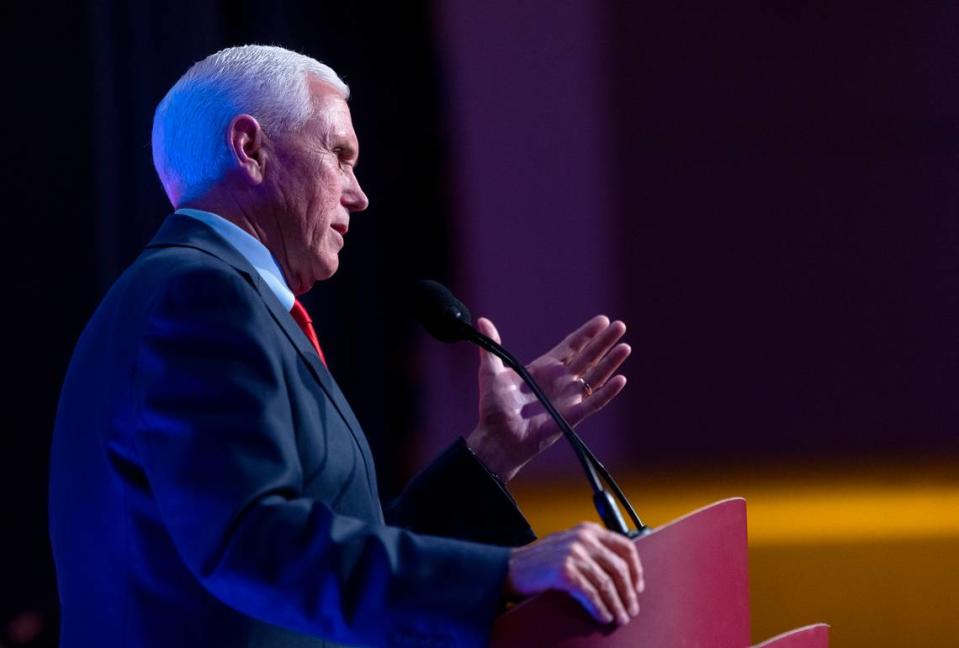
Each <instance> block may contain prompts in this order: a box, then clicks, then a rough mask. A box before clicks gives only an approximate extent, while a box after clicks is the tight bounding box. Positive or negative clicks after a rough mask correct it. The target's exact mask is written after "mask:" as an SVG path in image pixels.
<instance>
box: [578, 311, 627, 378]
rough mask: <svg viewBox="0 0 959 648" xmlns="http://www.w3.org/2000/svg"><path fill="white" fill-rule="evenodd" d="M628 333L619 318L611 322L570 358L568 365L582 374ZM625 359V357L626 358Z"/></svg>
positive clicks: (579, 374)
mask: <svg viewBox="0 0 959 648" xmlns="http://www.w3.org/2000/svg"><path fill="white" fill-rule="evenodd" d="M625 333H626V325H625V324H623V323H622V322H620V321H619V320H617V321H615V322H613V323H611V324H609V325H608V326H606V327H605V328H604V329H603V330H602V331H600V332H598V333H597V335H595V336H594V337H593V338H592V339H591V340H590V341H589V342H588V343H587V344H586V346H585V347H584V348H583V349H582V350H581V351H579V352H578V353H576V354H574V355H573V356H572V358H570V360H569V362H567V363H566V366H568V367H569V370H570V371H571V372H572V373H573V374H574V375H577V376H582V375H583V374H584V373H586V371H587V370H588V369H589V368H590V367H592V366H593V365H594V364H596V362H597V361H599V360H600V359H601V358H602V357H603V356H604V355H606V352H607V351H609V350H610V349H611V348H613V345H614V344H616V342H618V341H619V338H621V337H623V335H624V334H625ZM624 359H625V358H624Z"/></svg>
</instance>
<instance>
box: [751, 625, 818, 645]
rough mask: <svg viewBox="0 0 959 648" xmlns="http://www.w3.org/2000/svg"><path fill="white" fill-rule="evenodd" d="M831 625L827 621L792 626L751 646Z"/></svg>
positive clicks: (771, 642)
mask: <svg viewBox="0 0 959 648" xmlns="http://www.w3.org/2000/svg"><path fill="white" fill-rule="evenodd" d="M831 627H832V626H830V625H829V624H828V623H810V624H809V625H806V626H802V627H801V628H793V629H792V630H787V631H786V632H781V633H779V634H778V635H776V636H775V637H770V638H769V639H766V640H765V641H763V642H762V643H758V644H756V645H754V646H753V648H763V647H764V646H769V645H771V644H773V643H774V642H776V641H779V640H780V639H784V638H786V637H790V636H793V635H798V634H802V633H804V632H809V631H810V630H819V629H825V630H829V629H830V628H831Z"/></svg>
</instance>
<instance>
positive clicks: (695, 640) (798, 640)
mask: <svg viewBox="0 0 959 648" xmlns="http://www.w3.org/2000/svg"><path fill="white" fill-rule="evenodd" d="M635 542H636V546H637V548H638V549H639V555H640V558H641V559H642V561H643V577H644V580H645V582H646V591H645V592H644V593H643V594H642V595H641V596H640V613H639V616H638V617H637V618H636V619H635V620H634V621H633V622H632V623H630V624H628V625H625V626H623V627H621V628H615V629H611V628H604V627H601V626H599V625H597V624H596V623H595V622H593V621H592V619H591V618H590V617H589V616H588V615H587V614H586V612H585V611H584V610H583V609H582V608H581V607H580V605H579V604H578V603H576V602H575V601H574V600H573V599H571V598H570V597H568V596H566V595H565V594H561V593H558V592H546V593H545V594H541V595H539V596H536V597H533V598H531V599H529V600H527V601H524V602H523V603H521V604H519V605H517V606H515V607H514V608H512V609H511V610H509V611H508V612H506V613H505V614H503V615H502V616H501V617H500V618H499V619H498V620H497V621H496V623H495V624H494V625H493V632H492V637H491V640H490V645H491V646H499V647H503V648H506V647H515V646H561V647H562V648H586V647H590V648H592V647H603V648H606V647H609V648H627V647H628V648H643V647H644V646H650V647H653V648H671V647H673V646H675V647H677V648H680V647H682V648H692V647H694V646H695V647H703V648H713V647H715V648H726V647H729V648H746V647H747V646H749V572H748V556H747V543H746V501H745V500H744V499H741V498H734V499H728V500H723V501H721V502H717V503H716V504H712V505H710V506H707V507H705V508H702V509H699V510H698V511H694V512H693V513H690V514H688V515H686V516H684V517H681V518H679V519H678V520H675V521H673V522H670V523H669V524H667V525H665V526H662V527H659V528H658V529H656V530H655V531H653V532H652V533H650V534H648V535H646V536H643V537H642V538H638V539H637V540H636V541H635ZM760 645H761V646H764V647H766V646H770V647H774V648H806V647H809V648H825V647H827V646H828V626H825V625H818V626H809V627H808V628H801V629H800V630H797V631H794V632H792V633H787V634H785V635H780V636H778V637H775V638H773V639H771V640H769V641H768V642H766V643H763V644H760Z"/></svg>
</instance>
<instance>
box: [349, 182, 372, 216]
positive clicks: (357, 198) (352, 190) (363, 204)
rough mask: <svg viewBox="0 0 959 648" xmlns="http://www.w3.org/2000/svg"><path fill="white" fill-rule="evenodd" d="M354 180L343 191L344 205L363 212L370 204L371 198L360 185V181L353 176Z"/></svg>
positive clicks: (353, 210) (352, 210)
mask: <svg viewBox="0 0 959 648" xmlns="http://www.w3.org/2000/svg"><path fill="white" fill-rule="evenodd" d="M352 178H353V182H352V183H351V184H350V186H349V188H347V190H346V191H344V192H343V205H344V206H345V207H346V208H347V209H349V210H350V211H351V212H361V211H363V210H364V209H366V208H367V207H369V206H370V199H369V198H367V197H366V193H365V192H364V191H363V188H362V187H361V186H360V181H359V180H357V179H356V176H353V177H352Z"/></svg>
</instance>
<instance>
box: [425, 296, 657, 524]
mask: <svg viewBox="0 0 959 648" xmlns="http://www.w3.org/2000/svg"><path fill="white" fill-rule="evenodd" d="M413 309H414V313H415V315H416V317H417V319H418V320H419V321H420V323H421V324H422V325H423V327H424V328H425V329H426V330H427V332H428V333H429V334H430V335H432V336H433V337H435V338H436V339H438V340H441V341H443V342H459V341H467V342H472V343H474V344H477V345H478V346H480V347H482V348H483V349H485V350H486V351H489V352H490V353H492V354H493V355H495V356H497V357H498V358H500V359H501V360H502V361H503V363H504V364H505V365H506V366H507V367H509V368H510V369H512V370H513V371H515V372H516V373H517V374H518V375H519V377H520V378H522V379H523V382H525V383H526V384H527V386H529V388H530V390H531V391H532V392H533V394H534V395H535V396H536V398H537V399H538V400H539V402H540V403H541V404H542V405H543V407H544V408H545V409H546V411H547V412H548V413H549V415H550V416H551V417H552V418H553V420H554V421H555V422H556V425H557V427H559V429H560V431H561V432H562V433H563V436H564V437H566V440H567V441H568V442H569V444H570V446H571V447H572V449H573V452H574V453H575V454H576V457H577V458H578V459H579V462H580V464H581V465H582V467H583V472H585V473H586V479H587V481H589V485H590V488H591V489H592V491H593V504H594V506H595V507H596V511H597V512H598V513H599V517H600V519H601V520H602V521H603V524H605V526H606V528H607V529H609V530H611V531H616V532H617V533H621V534H622V535H626V536H637V535H641V534H643V533H646V532H648V530H649V528H648V527H647V526H646V525H644V524H643V522H642V520H640V519H639V516H638V515H637V514H636V511H635V509H633V507H632V505H631V504H630V503H629V500H628V499H627V498H626V495H625V494H624V493H623V491H622V489H621V488H620V487H619V485H618V484H617V483H616V480H614V479H613V477H612V475H610V473H609V471H608V470H607V469H606V466H604V465H603V463H602V462H601V461H599V459H597V458H596V456H595V455H594V454H593V453H592V451H591V450H590V449H589V447H588V446H587V445H586V443H585V442H584V441H583V440H582V438H580V436H579V435H578V434H577V433H576V431H575V430H574V429H573V426H571V425H570V424H569V422H568V421H567V420H566V419H565V418H564V417H563V415H562V414H560V413H559V411H558V410H557V409H556V407H555V406H554V405H553V403H552V402H551V401H550V400H549V398H548V397H547V396H546V394H545V393H544V392H543V390H542V389H541V388H540V386H539V384H537V382H536V381H535V380H534V379H533V377H532V376H531V375H530V374H529V372H528V371H527V370H526V367H525V366H523V363H522V362H520V361H519V360H518V359H517V358H516V357H515V356H514V355H513V354H512V353H510V352H509V351H507V350H506V349H505V348H504V347H503V346H502V345H500V344H497V343H496V342H495V341H493V340H492V339H490V338H489V337H487V336H485V335H483V334H482V333H480V332H479V331H477V330H476V329H475V328H474V327H473V321H472V318H471V316H470V312H469V309H467V308H466V306H465V305H464V304H463V303H462V302H461V301H459V300H458V299H456V297H454V296H453V293H451V292H450V291H449V289H447V288H446V287H445V286H444V285H442V284H440V283H438V282H436V281H430V280H422V281H419V282H417V284H416V289H415V291H414V293H413ZM597 471H598V472H599V474H600V475H601V476H602V479H603V481H605V482H606V483H607V484H608V485H609V487H610V488H611V489H612V490H613V493H614V494H615V496H616V500H618V501H619V503H620V504H621V505H622V506H623V508H625V509H626V512H627V513H628V514H629V517H630V518H631V520H632V522H633V524H634V525H635V526H636V530H635V531H633V532H630V531H629V529H628V527H627V525H626V521H625V520H624V519H623V516H622V514H621V513H620V511H619V508H618V507H617V506H616V502H615V500H614V499H613V497H612V496H611V495H610V494H609V493H608V492H606V490H605V489H604V488H603V485H602V482H600V479H599V477H598V476H597V474H596V473H597Z"/></svg>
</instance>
